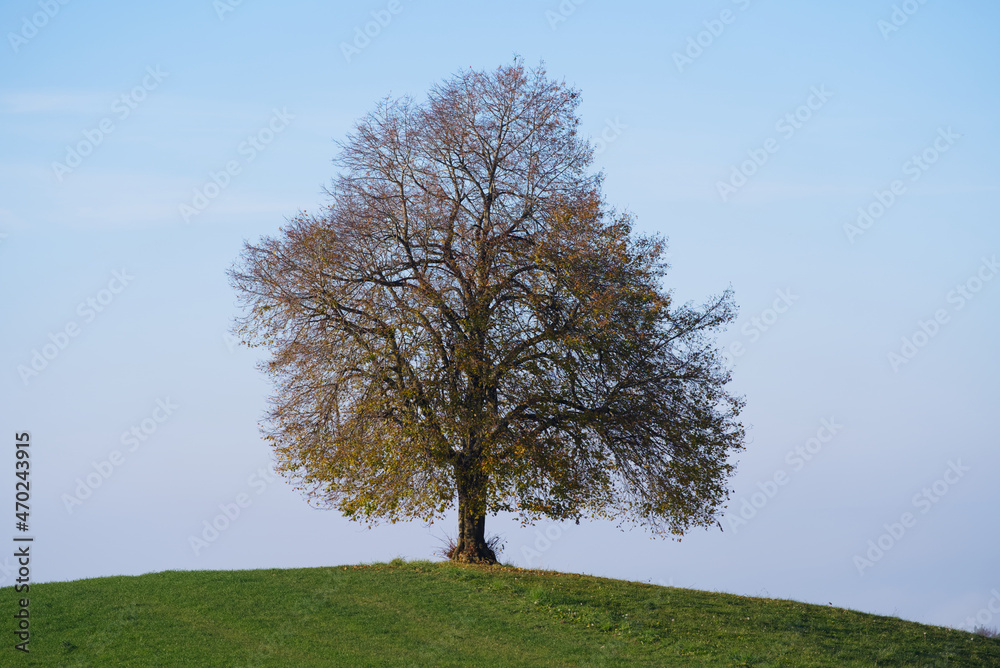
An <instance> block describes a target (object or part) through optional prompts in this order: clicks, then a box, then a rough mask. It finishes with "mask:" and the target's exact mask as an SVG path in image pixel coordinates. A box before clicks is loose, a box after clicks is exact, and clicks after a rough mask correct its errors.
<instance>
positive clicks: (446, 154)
mask: <svg viewBox="0 0 1000 668" xmlns="http://www.w3.org/2000/svg"><path fill="white" fill-rule="evenodd" d="M578 102H579V95H578V93H577V91H575V90H574V89H572V88H570V87H567V86H566V85H565V84H563V83H560V82H555V81H552V80H550V79H549V78H548V77H547V75H546V73H545V71H544V69H542V68H537V69H528V68H526V67H524V65H523V64H521V63H520V62H517V61H515V62H514V64H512V65H509V66H505V67H501V68H499V69H497V70H495V71H486V72H481V71H474V70H467V71H463V72H461V73H459V74H458V75H456V76H454V77H453V78H451V79H449V80H447V81H445V82H444V83H442V84H440V85H438V86H437V87H435V88H434V89H433V90H432V91H431V92H430V94H429V95H428V97H427V99H426V101H423V102H421V103H417V102H415V101H414V100H412V99H409V98H403V99H397V100H385V101H383V102H382V103H380V104H379V105H378V106H377V107H376V108H375V110H374V111H373V112H371V113H370V114H369V115H368V116H366V117H364V118H363V119H361V120H360V121H359V122H358V123H357V125H356V127H355V128H354V130H353V132H352V133H351V134H350V135H349V136H348V137H347V138H346V140H345V141H343V142H342V143H341V144H340V154H339V156H338V157H337V159H336V161H335V162H336V164H337V166H338V167H339V168H340V174H339V175H338V176H337V177H336V178H335V179H334V181H333V183H332V184H331V186H330V187H329V189H328V192H329V196H330V202H329V205H328V207H327V208H326V209H325V210H323V211H321V212H318V213H315V214H312V215H310V214H306V213H302V214H300V215H298V216H297V217H295V218H293V219H291V220H289V221H288V223H287V225H286V226H285V227H284V228H283V229H281V230H280V232H279V234H277V235H276V236H274V237H268V238H264V239H262V240H260V241H259V242H258V243H248V244H247V245H246V247H245V249H244V252H243V255H242V257H241V259H240V260H239V262H238V263H237V264H236V265H235V266H234V267H233V269H232V270H231V272H230V277H231V281H232V284H233V285H234V287H235V288H236V290H237V292H238V294H239V295H240V297H241V299H242V302H243V306H244V309H245V310H244V316H243V317H242V318H240V319H239V320H238V322H237V325H236V331H237V332H238V333H240V334H241V336H242V338H243V340H245V341H246V342H247V343H248V344H250V345H261V346H265V347H266V348H267V349H269V351H270V353H271V356H270V359H269V361H268V362H267V363H266V371H267V373H268V374H270V376H271V377H272V379H273V381H274V383H275V388H276V389H275V393H274V395H273V396H272V398H271V405H270V411H269V413H268V415H267V419H266V422H265V433H266V435H267V437H268V438H269V439H270V440H271V442H272V443H273V446H274V449H275V452H276V454H277V457H278V462H279V470H281V471H282V472H283V473H284V474H286V475H287V476H289V477H290V478H292V479H294V480H295V481H297V482H298V484H299V485H300V486H301V488H302V489H303V490H304V491H305V492H306V493H307V494H308V495H309V497H310V498H312V499H313V500H314V501H316V502H318V503H320V504H323V505H327V506H331V507H335V508H338V509H340V510H341V511H342V512H343V513H345V514H346V515H347V516H349V517H352V518H356V519H364V520H368V521H374V520H378V519H388V520H390V521H396V520H402V519H408V518H423V519H433V518H435V517H440V516H441V515H442V514H443V513H444V512H445V511H446V510H447V509H449V508H450V507H453V506H454V504H455V503H456V501H457V503H458V511H459V534H458V538H457V544H456V547H455V549H454V550H453V552H452V554H451V557H452V558H453V559H455V560H460V561H473V562H487V563H490V562H493V561H495V555H494V554H493V551H492V550H490V548H489V547H488V545H487V544H486V540H485V519H486V516H487V515H489V514H494V513H497V512H499V511H510V512H513V513H517V514H519V515H520V516H521V517H522V519H523V520H525V521H534V520H537V519H540V518H542V517H548V518H554V519H571V518H575V519H579V518H580V517H608V518H614V519H616V520H622V519H630V520H633V521H636V522H638V523H640V524H643V525H646V526H649V527H650V528H651V529H652V530H653V531H654V532H656V533H661V534H667V535H671V534H672V535H681V534H683V533H684V532H685V531H687V530H688V529H689V528H691V527H694V526H707V525H710V524H713V523H714V522H715V517H716V514H717V513H718V511H719V510H720V508H721V506H722V504H723V503H724V501H725V500H726V498H727V496H728V490H727V488H726V481H727V479H728V477H729V475H730V474H731V473H732V463H731V461H730V460H731V458H730V455H731V454H732V453H733V452H735V451H737V450H739V449H740V448H741V447H742V445H743V438H744V434H743V429H742V427H741V425H740V424H739V422H738V414H739V411H740V409H741V407H742V403H741V400H740V399H739V398H738V397H734V396H732V395H730V394H728V393H727V392H726V391H725V387H724V386H725V385H726V383H727V382H728V380H729V373H728V371H727V369H726V368H725V367H724V366H723V364H722V361H721V357H720V355H719V354H718V353H717V350H716V347H715V344H714V341H713V340H712V338H711V336H710V334H711V333H712V332H713V331H715V330H717V329H718V328H720V327H722V326H724V325H725V324H726V323H728V322H730V321H731V320H732V318H733V317H734V307H733V304H732V298H731V295H730V293H729V292H728V291H727V292H725V293H723V294H722V295H721V296H719V297H717V298H713V299H710V300H709V301H708V303H707V304H705V305H704V306H701V307H694V306H691V305H675V304H673V303H672V302H671V299H670V295H669V293H668V292H666V291H665V290H664V288H663V287H662V285H661V284H662V280H663V277H664V275H665V272H666V269H667V265H666V263H665V261H664V256H665V244H664V242H663V241H662V240H661V239H659V238H650V237H643V236H639V235H637V234H635V233H634V231H633V220H632V218H631V217H630V216H629V215H627V214H622V213H618V212H616V211H615V210H613V209H612V208H610V207H609V206H608V205H607V204H606V203H605V201H604V199H603V196H602V193H601V176H600V174H593V173H591V172H590V171H589V170H590V167H591V162H592V154H593V151H592V148H591V147H590V146H589V144H588V143H587V142H586V141H585V140H584V139H583V138H581V137H580V136H579V135H578V134H577V130H578V124H579V120H578V117H577V115H576V109H577V105H578Z"/></svg>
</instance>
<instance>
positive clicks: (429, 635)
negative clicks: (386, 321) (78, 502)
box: [0, 560, 1000, 667]
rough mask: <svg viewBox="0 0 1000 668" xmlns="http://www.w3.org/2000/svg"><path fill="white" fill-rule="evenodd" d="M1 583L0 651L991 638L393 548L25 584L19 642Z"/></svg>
mask: <svg viewBox="0 0 1000 668" xmlns="http://www.w3.org/2000/svg"><path fill="white" fill-rule="evenodd" d="M2 591H3V595H2V597H0V600H2V601H3V610H4V611H5V612H4V613H3V614H2V617H3V618H4V619H6V620H7V622H6V624H7V626H8V627H9V628H8V629H4V630H3V631H4V637H6V638H8V640H7V642H6V643H5V644H6V645H7V646H5V647H3V648H2V649H0V665H4V666H13V665H25V666H248V667H249V666H425V665H427V666H631V665H635V666H760V667H764V666H935V667H936V666H949V667H950V666H1000V639H990V638H984V637H982V636H976V635H972V634H970V633H965V632H962V631H954V630H948V629H944V628H939V627H934V626H923V625H920V624H915V623H912V622H906V621H902V620H900V619H895V618H889V617H879V616H875V615H868V614H862V613H858V612H852V611H848V610H841V609H839V608H827V607H823V606H815V605H806V604H803V603H796V602H793V601H781V600H771V599H761V598H746V597H742V596H732V595H728V594H714V593H710V592H702V591H691V590H685V589H675V588H672V587H659V586H654V585H646V584H641V583H634V582H625V581H620V580H609V579H604V578H596V577H589V576H583V575H572V574H566V573H555V572H547V571H530V570H521V569H517V568H510V567H492V568H485V567H474V566H456V565H452V564H448V563H433V562H426V561H424V562H410V563H406V562H402V561H400V560H396V561H393V562H392V563H389V564H373V565H366V566H337V567H333V568H307V569H294V570H257V571H167V572H164V573H153V574H149V575H142V576H138V577H109V578H95V579H91V580H78V581H75V582H53V583H48V584H39V585H32V586H31V592H30V599H31V602H30V605H31V607H30V610H31V632H32V640H31V645H30V647H31V652H30V654H29V655H24V654H22V653H21V652H16V651H15V650H14V649H13V641H11V640H10V638H11V637H12V636H13V634H12V633H8V631H12V630H13V626H12V623H13V619H12V614H13V612H14V611H16V603H15V600H16V598H17V595H15V594H14V592H13V590H12V589H11V588H10V587H5V588H4V589H3V590H2ZM8 612H10V614H8Z"/></svg>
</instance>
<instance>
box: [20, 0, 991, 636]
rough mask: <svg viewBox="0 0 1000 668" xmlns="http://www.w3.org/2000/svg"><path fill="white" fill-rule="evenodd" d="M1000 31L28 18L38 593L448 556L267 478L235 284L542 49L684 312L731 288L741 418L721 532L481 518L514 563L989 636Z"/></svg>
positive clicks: (718, 4) (973, 16) (883, 8)
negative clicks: (404, 133)
mask: <svg viewBox="0 0 1000 668" xmlns="http://www.w3.org/2000/svg"><path fill="white" fill-rule="evenodd" d="M998 22H1000V7H998V6H997V4H996V3H995V2H987V1H986V0H979V1H973V0H967V1H956V2H948V3H946V2H943V1H935V0H930V1H928V0H922V1H918V0H906V1H905V2H896V4H895V5H894V4H893V2H892V1H891V0H884V1H875V2H872V1H871V0H866V1H864V2H862V1H861V0H847V1H845V2H838V3H802V2H794V3H793V2H788V1H786V2H776V1H771V2H764V1H763V0H733V1H730V0H714V1H712V2H699V3H694V2H686V3H681V2H655V3H654V2H614V3H612V2H599V1H597V0H586V1H582V0H575V1H574V0H565V1H564V2H562V3H561V4H560V3H559V2H558V1H557V0H552V1H549V2H541V1H540V2H527V1H516V2H507V3H503V4H498V3H484V2H473V3H458V2H454V3H446V2H428V1H424V2H419V3H418V2H413V1H412V0H392V1H391V2H388V1H386V2H382V1H374V2H372V1H367V2H361V3H325V2H306V1H303V0H291V1H287V2H281V3H278V2H264V1H263V0H244V1H242V2H240V1H239V0H218V1H216V2H214V3H213V2H212V0H179V1H177V2H171V3H135V2H120V1H119V2H109V1H105V2H101V1H99V0H95V1H91V2H82V1H76V2H72V1H70V0H33V1H29V0H9V1H7V2H4V3H3V4H2V6H0V35H2V36H3V42H4V43H3V44H2V45H0V54H2V55H0V59H2V60H0V71H2V75H0V234H2V237H0V286H2V288H0V294H2V302H0V307H2V313H3V316H2V317H3V319H4V320H3V323H4V326H3V328H2V336H3V339H2V345H0V356H2V357H0V374H2V375H0V378H2V380H0V406H2V410H0V434H3V437H4V438H5V439H6V440H7V441H8V442H9V444H10V445H9V446H8V448H9V449H7V453H8V455H7V456H6V457H4V458H3V461H4V462H5V463H3V467H5V468H6V470H7V472H6V473H3V474H2V476H0V477H2V479H3V480H6V481H7V482H6V483H5V486H3V487H2V488H0V496H2V498H4V499H6V501H4V503H5V504H7V503H11V502H12V500H13V497H14V482H15V478H14V459H13V450H14V447H13V438H14V434H15V433H16V432H19V431H22V430H30V432H31V435H32V445H31V452H32V459H31V462H32V468H31V476H32V477H31V480H32V488H31V492H32V510H31V530H30V533H31V534H32V535H34V536H36V541H35V544H34V564H33V566H34V572H33V575H34V577H35V578H37V579H39V580H68V579H76V578H84V577H94V576H102V575H112V574H139V573H144V572H149V571H159V570H164V569H234V568H261V567H293V566H295V567H298V566H322V565H333V564H341V563H357V562H365V561H368V562H370V561H388V560H390V559H392V558H393V557H396V556H403V557H405V558H410V559H414V558H428V557H431V555H432V554H433V553H434V551H435V549H437V547H438V543H439V538H440V537H441V536H443V535H444V534H446V533H451V534H453V533H454V532H455V522H456V520H455V517H454V515H451V516H450V517H449V518H448V519H447V520H446V521H444V522H439V523H435V524H434V525H432V526H430V527H426V526H424V525H423V524H422V523H421V522H413V523H409V524H399V525H387V526H379V527H376V528H375V529H372V530H369V529H367V528H366V527H364V526H362V525H358V524H356V523H351V522H348V521H347V520H345V519H344V518H342V517H341V516H340V515H339V514H338V513H336V512H335V511H325V510H317V509H313V508H311V507H310V506H309V505H308V504H307V502H306V501H305V500H304V499H303V498H302V497H301V496H300V495H299V494H298V493H297V492H295V491H294V490H293V489H292V488H291V486H290V485H289V484H287V483H286V482H285V481H283V480H281V479H279V478H277V477H275V476H274V474H272V473H271V472H270V466H271V456H270V452H269V450H268V447H267V445H266V443H265V442H264V441H262V440H261V438H260V436H259V433H258V424H257V423H258V420H259V419H260V417H261V415H262V412H263V410H264V408H265V401H266V398H267V396H268V393H269V391H270V388H269V386H268V385H267V383H266V382H265V380H264V378H263V377H262V376H261V374H260V373H259V372H258V371H257V369H256V367H255V364H256V362H257V361H258V353H257V351H249V350H246V349H241V348H239V347H236V346H235V345H234V342H233V341H232V340H231V339H230V338H228V335H227V332H228V327H229V324H230V322H231V320H232V317H233V315H234V314H235V312H236V311H235V294H234V293H233V291H232V289H231V288H230V287H229V285H228V283H227V280H226V277H225V270H226V269H227V268H228V267H229V266H230V265H231V263H232V262H233V261H234V260H235V259H236V257H237V256H238V254H239V252H240V249H241V246H242V243H243V240H244V239H258V238H259V237H260V236H261V235H265V234H272V233H274V232H276V230H277V228H278V227H279V225H281V224H282V223H283V221H284V219H285V217H286V216H290V215H293V214H294V213H295V212H296V211H298V210H299V209H314V208H316V207H317V206H319V205H321V204H323V202H324V195H323V194H322V188H323V186H324V185H326V184H327V183H329V180H330V178H331V177H332V176H333V174H334V168H333V166H332V164H331V163H330V160H331V158H332V157H333V156H334V153H335V146H334V144H333V141H334V140H335V139H340V138H343V137H344V135H345V133H346V132H347V131H348V130H349V129H350V126H351V124H352V122H353V121H354V120H355V119H357V118H358V117H360V116H362V115H363V114H365V113H366V112H367V111H369V110H370V109H371V108H372V107H373V105H374V104H375V103H376V102H377V101H378V100H379V99H380V98H382V97H384V96H386V95H389V94H391V95H402V94H411V95H413V96H415V97H417V98H421V97H422V96H423V95H424V93H425V92H426V91H427V90H428V88H430V87H431V86H432V85H434V84H435V83H437V82H439V81H441V80H442V79H444V78H446V77H448V76H450V75H451V74H452V73H454V72H456V71H457V70H458V69H460V68H463V67H468V66H473V67H476V68H493V67H496V66H498V65H500V64H503V63H509V62H510V61H511V59H512V57H513V55H514V54H515V53H518V54H521V55H522V56H523V57H524V59H525V61H526V62H527V63H529V64H535V63H538V62H539V61H540V60H544V62H545V64H546V66H547V68H548V70H549V73H550V75H551V76H553V77H555V78H559V79H565V80H566V81H567V82H569V83H570V84H572V85H574V86H577V87H578V88H580V89H581V91H582V93H583V100H584V101H583V105H582V107H581V113H582V117H583V124H584V129H585V131H586V132H587V133H588V134H589V135H590V136H591V137H593V138H594V140H595V142H596V143H598V144H599V146H598V148H599V155H598V158H597V163H598V165H597V166H598V167H599V168H601V169H604V170H605V172H606V175H607V179H606V194H607V197H608V200H609V202H611V203H612V204H615V205H617V206H619V207H621V208H627V209H629V210H631V211H632V212H634V213H635V214H636V216H637V218H638V221H639V227H640V229H641V231H643V232H657V233H662V234H663V235H665V236H667V237H668V238H669V239H670V250H671V262H672V270H671V273H670V274H669V276H668V278H667V284H668V287H669V288H671V289H672V290H673V291H674V295H675V298H676V299H677V300H679V301H687V300H695V301H701V300H702V299H704V298H706V297H708V296H709V295H713V294H717V293H719V292H721V291H722V290H724V289H725V288H726V287H727V286H729V285H732V286H733V288H734V290H735V294H736V301H737V302H738V304H739V305H740V308H741V311H740V317H739V320H738V322H737V323H736V324H735V326H733V327H732V328H731V329H730V330H729V331H728V332H727V333H726V334H724V335H723V336H722V337H721V338H720V344H721V345H724V346H726V350H727V351H729V354H730V357H731V359H732V362H733V364H734V381H733V389H734V390H736V391H737V392H739V393H742V394H744V395H745V396H746V398H747V409H746V412H745V423H746V425H747V428H748V437H749V438H748V446H747V449H746V450H745V452H743V453H741V454H740V456H739V459H738V461H739V468H738V474H737V475H736V477H734V478H733V480H732V487H733V488H734V490H735V491H734V494H733V497H732V501H731V502H730V504H729V509H728V511H727V514H726V516H725V517H724V518H723V519H722V526H723V529H724V530H723V531H719V529H718V528H715V529H712V530H710V531H703V530H699V531H695V532H694V533H692V534H690V535H689V536H687V537H685V538H684V540H682V541H681V542H672V541H664V540H659V539H651V538H650V536H649V534H647V533H645V532H643V531H641V530H630V531H626V532H621V531H619V530H618V529H616V528H615V527H614V526H612V525H609V524H605V523H582V524H581V525H579V526H576V525H559V524H541V525H538V526H536V527H527V528H522V527H520V526H519V524H518V523H517V521H516V520H514V519H512V518H509V517H498V518H490V519H489V520H488V521H487V532H488V533H500V534H502V535H503V536H504V537H505V538H506V541H507V548H506V550H505V552H504V553H503V554H502V555H501V559H502V560H504V561H509V562H512V563H514V564H517V565H520V566H531V567H537V566H544V567H546V568H552V569H557V570H563V571H574V572H584V573H591V574H595V575H603V576H610V577H616V578H625V579H631V580H646V581H652V582H660V583H665V584H668V583H669V584H674V585H676V586H685V587H694V588H698V589H706V590H720V591H727V592H734V593H738V594H747V595H766V596H771V597H780V598H793V599H799V600H804V601H809V602H814V603H821V604H824V605H826V604H827V603H832V604H833V605H836V606H843V607H850V608H855V609H859V610H865V611H873V612H878V613H883V614H892V615H898V616H901V617H904V618H908V619H914V620H918V621H924V622H930V623H935V624H941V625H948V626H953V627H961V628H969V626H970V621H972V622H974V623H983V624H986V625H988V626H996V627H1000V612H991V611H990V606H992V607H993V609H994V610H1000V593H998V592H1000V570H998V568H997V564H998V563H1000V534H998V532H997V530H996V528H997V511H998V506H1000V504H998V495H1000V492H998V489H1000V485H998V483H1000V477H998V471H1000V453H998V448H997V445H998V436H997V429H996V426H995V420H994V416H995V415H996V413H997V410H996V406H997V404H998V401H1000V389H998V388H1000V385H998V368H1000V356H998V346H997V343H996V341H997V330H998V326H1000V317H998V313H1000V309H998V306H1000V280H997V279H1000V276H998V274H1000V266H998V263H997V259H998V256H1000V232H998V228H997V222H998V219H997V213H998V204H1000V200H998V196H1000V193H998V190H997V185H998V178H1000V167H998V160H997V155H1000V131H998V128H997V109H998V108H1000V95H998V90H997V84H998V79H997V72H998V69H1000V58H998V56H1000V42H998V41H997V39H996V35H997V30H998ZM366 33H367V34H366ZM237 512H238V513H239V514H238V516H237ZM227 513H228V515H229V517H227ZM8 521H9V522H10V524H9V525H7V527H8V528H6V529H3V530H0V540H9V539H10V537H12V536H13V534H14V533H16V532H15V529H14V527H13V522H14V518H12V517H9V518H8ZM213 524H214V525H215V527H212V525H213ZM219 529H221V530H219ZM4 536H8V537H7V538H4ZM199 541H200V542H199ZM4 553H6V551H5V552H4ZM12 565H13V560H12V559H10V558H8V559H7V561H6V562H4V561H3V560H0V584H3V585H5V586H6V585H9V584H11V582H12V579H13V578H12V576H11V567H12ZM977 615H978V616H979V619H978V621H975V618H976V616H977Z"/></svg>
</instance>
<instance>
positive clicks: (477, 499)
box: [448, 462, 497, 564]
mask: <svg viewBox="0 0 1000 668" xmlns="http://www.w3.org/2000/svg"><path fill="white" fill-rule="evenodd" d="M472 468H473V467H471V466H469V465H467V464H465V463H464V462H463V463H462V464H459V465H457V466H456V474H457V475H456V478H457V483H458V540H457V541H456V545H455V548H454V549H453V550H452V551H451V552H450V553H449V554H448V557H449V558H450V559H451V560H452V561H461V562H465V563H472V564H495V563H497V556H496V554H495V553H494V552H493V550H491V549H490V546H489V545H487V544H486V476H485V475H483V474H482V473H481V472H473V471H472V470H471V469H472Z"/></svg>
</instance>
